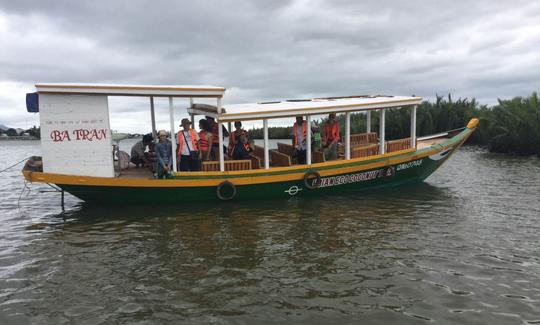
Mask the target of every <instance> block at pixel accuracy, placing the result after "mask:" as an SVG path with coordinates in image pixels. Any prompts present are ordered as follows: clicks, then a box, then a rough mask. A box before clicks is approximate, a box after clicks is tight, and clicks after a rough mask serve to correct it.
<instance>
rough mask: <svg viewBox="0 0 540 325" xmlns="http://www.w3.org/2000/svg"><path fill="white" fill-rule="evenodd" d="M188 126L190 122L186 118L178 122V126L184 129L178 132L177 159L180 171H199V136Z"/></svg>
mask: <svg viewBox="0 0 540 325" xmlns="http://www.w3.org/2000/svg"><path fill="white" fill-rule="evenodd" d="M190 125H191V122H190V121H189V120H188V119H187V118H185V119H182V122H180V126H181V127H183V128H184V129H183V130H181V131H179V132H178V151H177V157H178V161H179V162H180V171H198V170H200V161H201V152H200V151H199V135H198V134H197V132H195V130H193V129H192V128H191V127H190Z"/></svg>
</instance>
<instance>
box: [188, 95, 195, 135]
mask: <svg viewBox="0 0 540 325" xmlns="http://www.w3.org/2000/svg"><path fill="white" fill-rule="evenodd" d="M189 108H191V109H193V97H189ZM189 116H190V117H191V127H192V128H195V114H193V113H191V114H189Z"/></svg>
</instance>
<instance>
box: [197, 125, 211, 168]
mask: <svg viewBox="0 0 540 325" xmlns="http://www.w3.org/2000/svg"><path fill="white" fill-rule="evenodd" d="M199 129H201V131H199V150H200V151H201V160H202V161H209V160H212V157H211V155H212V147H213V146H214V144H213V142H212V138H213V134H212V126H210V123H208V121H207V120H206V119H202V120H200V121H199Z"/></svg>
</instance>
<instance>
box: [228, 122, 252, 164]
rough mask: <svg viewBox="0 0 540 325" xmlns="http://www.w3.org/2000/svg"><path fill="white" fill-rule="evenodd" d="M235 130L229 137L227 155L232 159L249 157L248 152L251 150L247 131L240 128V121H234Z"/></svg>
mask: <svg viewBox="0 0 540 325" xmlns="http://www.w3.org/2000/svg"><path fill="white" fill-rule="evenodd" d="M234 127H235V129H236V130H234V132H232V133H231V134H230V137H229V156H231V157H232V158H233V159H234V160H242V159H249V155H250V153H251V152H252V151H253V150H252V149H251V146H250V144H249V140H248V133H247V132H246V130H244V129H242V122H240V121H236V122H234Z"/></svg>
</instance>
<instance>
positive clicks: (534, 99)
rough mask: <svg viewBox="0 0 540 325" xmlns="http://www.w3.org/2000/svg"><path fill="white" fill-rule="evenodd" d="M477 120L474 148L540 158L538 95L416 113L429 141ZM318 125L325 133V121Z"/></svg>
mask: <svg viewBox="0 0 540 325" xmlns="http://www.w3.org/2000/svg"><path fill="white" fill-rule="evenodd" d="M473 117H476V118H478V119H480V124H479V126H478V128H477V129H476V132H474V133H473V135H472V136H471V137H470V138H469V139H468V140H467V144H469V145H479V146H484V147H487V148H488V150H489V151H491V152H497V153H505V154H510V155H520V156H530V155H534V154H536V155H538V156H540V103H539V101H538V94H537V93H536V92H534V93H532V94H531V95H530V96H528V97H514V98H512V99H499V101H498V104H497V105H494V106H487V105H480V104H479V103H478V102H477V101H476V100H475V99H474V98H473V99H471V100H469V99H467V98H465V99H461V98H460V99H458V100H453V99H452V96H451V95H448V96H447V97H443V96H437V97H436V100H435V101H434V102H430V101H423V102H422V103H421V104H420V105H418V108H417V117H416V118H417V125H416V130H417V135H418V136H424V135H430V134H434V133H438V132H444V131H447V130H452V129H458V128H462V127H463V126H465V125H467V123H468V122H469V120H470V119H471V118H473ZM337 118H338V121H339V122H340V126H341V134H342V135H343V134H345V127H344V126H345V116H344V114H339V115H338V116H337ZM316 123H317V124H318V125H319V128H322V124H323V123H324V121H323V120H318V121H316ZM371 123H372V125H371V129H372V130H378V129H379V113H378V112H377V111H373V112H372V114H371ZM365 130H366V117H365V115H364V114H361V113H355V114H351V134H354V133H363V132H365ZM24 132H25V133H26V134H27V135H29V136H30V137H31V138H39V136H40V130H39V127H37V128H36V127H35V126H34V127H33V128H31V129H28V130H25V131H24ZM248 132H249V135H250V137H251V138H252V139H262V138H263V129H262V128H254V129H251V130H249V131H248ZM409 133H410V110H407V109H404V110H400V109H389V112H388V113H387V114H386V139H387V140H393V139H400V138H406V137H408V136H409ZM2 134H5V135H4V137H7V136H9V137H10V138H16V137H17V136H20V134H17V133H16V131H15V130H14V129H9V130H0V138H1V135H2ZM268 135H269V138H271V139H287V138H290V137H291V136H292V122H291V126H289V127H269V128H268Z"/></svg>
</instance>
